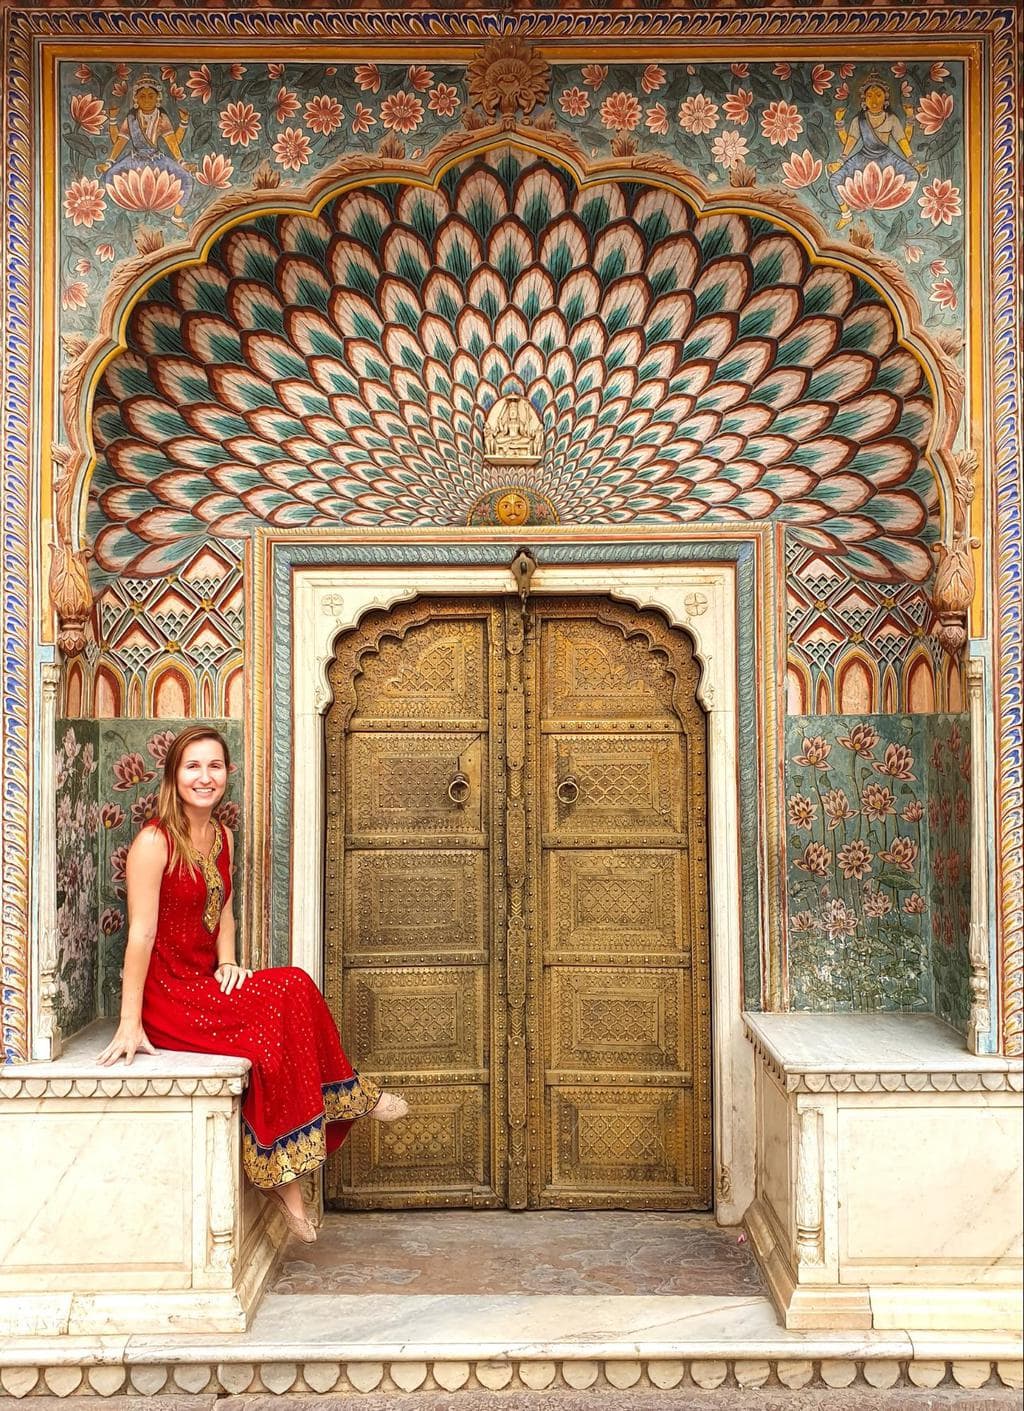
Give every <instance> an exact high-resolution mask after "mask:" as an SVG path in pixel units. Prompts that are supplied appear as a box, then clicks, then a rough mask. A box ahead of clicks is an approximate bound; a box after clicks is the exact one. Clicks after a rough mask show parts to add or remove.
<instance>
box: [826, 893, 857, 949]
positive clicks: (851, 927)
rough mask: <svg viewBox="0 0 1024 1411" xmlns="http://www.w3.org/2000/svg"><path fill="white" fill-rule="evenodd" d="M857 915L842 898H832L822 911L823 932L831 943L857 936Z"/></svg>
mask: <svg viewBox="0 0 1024 1411" xmlns="http://www.w3.org/2000/svg"><path fill="white" fill-rule="evenodd" d="M858 924H859V923H858V919H857V913H856V912H855V911H852V910H851V909H850V907H848V906H847V904H846V902H844V901H843V900H842V899H841V898H840V897H830V898H829V900H828V901H827V902H826V903H825V905H824V906H823V907H822V909H821V922H820V927H821V930H822V931H824V933H825V935H826V936H827V937H828V938H829V940H830V941H833V942H834V941H841V940H844V939H845V938H846V937H847V936H852V935H855V934H856V931H857V926H858Z"/></svg>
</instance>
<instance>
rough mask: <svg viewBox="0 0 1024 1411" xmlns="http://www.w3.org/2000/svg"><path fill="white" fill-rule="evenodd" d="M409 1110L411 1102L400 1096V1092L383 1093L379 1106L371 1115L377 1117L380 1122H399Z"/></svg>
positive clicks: (378, 1102)
mask: <svg viewBox="0 0 1024 1411" xmlns="http://www.w3.org/2000/svg"><path fill="white" fill-rule="evenodd" d="M408 1111H409V1104H408V1103H407V1102H406V1100H405V1098H404V1097H399V1095H398V1093H381V1095H380V1097H379V1098H378V1099H377V1106H376V1107H374V1108H373V1109H372V1110H371V1111H370V1113H369V1115H370V1116H371V1117H376V1119H377V1121H378V1122H397V1121H398V1119H399V1117H404V1116H405V1115H406V1113H407V1112H408Z"/></svg>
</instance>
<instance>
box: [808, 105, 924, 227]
mask: <svg viewBox="0 0 1024 1411" xmlns="http://www.w3.org/2000/svg"><path fill="white" fill-rule="evenodd" d="M913 111H914V110H913V108H910V107H905V108H904V113H905V114H906V121H904V119H903V118H898V117H897V116H896V114H895V113H894V112H893V111H892V106H891V104H890V100H889V89H888V87H887V86H886V85H885V84H884V83H881V82H879V81H877V80H876V79H873V78H869V79H868V81H867V82H866V83H864V84H863V85H862V86H861V90H860V109H859V111H858V112H857V114H856V115H855V116H854V117H853V118H851V119H850V125H849V127H848V128H847V127H844V125H843V119H844V118H845V117H846V109H845V108H837V109H836V113H835V124H836V135H837V136H838V138H839V140H840V142H841V143H842V144H843V157H842V160H841V161H838V162H829V164H828V170H829V172H830V173H831V175H830V177H829V183H828V184H829V186H830V187H831V189H832V195H833V196H834V197H835V198H836V202H837V204H838V206H839V219H838V220H837V221H836V229H837V230H842V228H843V227H844V226H845V225H849V223H850V221H851V219H852V216H851V214H850V207H849V205H848V204H847V202H846V200H845V199H844V197H843V191H842V189H841V188H842V187H843V185H844V184H845V183H846V182H847V181H848V180H849V179H850V178H851V177H853V176H855V175H856V174H857V172H862V171H864V170H865V169H866V168H867V167H868V165H869V164H870V163H871V162H874V163H875V164H876V165H877V166H879V167H891V168H892V170H893V172H894V173H895V174H896V175H897V176H902V177H903V179H904V181H905V182H906V183H907V187H906V195H905V196H904V198H903V199H904V200H905V201H907V200H909V199H910V197H911V195H912V193H913V191H914V188H915V186H916V185H917V179H918V177H919V176H921V175H923V174H924V172H926V171H927V170H928V168H927V165H926V164H925V163H914V161H913V156H914V152H913V148H912V147H911V145H910V134H911V133H912V132H913V130H914V129H913V125H912V124H911V122H910V115H911V114H912V113H913ZM900 204H902V202H901V203H900Z"/></svg>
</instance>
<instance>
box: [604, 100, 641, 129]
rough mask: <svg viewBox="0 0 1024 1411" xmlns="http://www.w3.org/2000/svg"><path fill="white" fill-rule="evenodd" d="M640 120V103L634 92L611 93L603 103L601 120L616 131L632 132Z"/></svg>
mask: <svg viewBox="0 0 1024 1411" xmlns="http://www.w3.org/2000/svg"><path fill="white" fill-rule="evenodd" d="M639 121H640V104H639V103H638V102H637V100H636V99H635V98H634V97H633V95H632V93H621V92H620V93H611V94H609V96H608V97H607V98H606V99H605V100H604V102H603V103H602V104H601V122H602V123H603V125H604V126H605V127H610V128H613V129H614V130H615V131H616V132H632V131H633V129H634V128H635V127H636V125H637V123H638V122H639Z"/></svg>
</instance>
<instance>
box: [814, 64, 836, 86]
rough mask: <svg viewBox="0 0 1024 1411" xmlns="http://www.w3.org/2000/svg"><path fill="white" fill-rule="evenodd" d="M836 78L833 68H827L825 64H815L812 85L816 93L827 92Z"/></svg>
mask: <svg viewBox="0 0 1024 1411" xmlns="http://www.w3.org/2000/svg"><path fill="white" fill-rule="evenodd" d="M834 78H835V73H834V72H833V71H832V69H827V68H826V67H825V65H824V64H815V65H814V68H813V69H812V70H811V87H812V88H813V89H814V91H815V93H825V92H826V91H827V90H828V87H829V85H830V84H831V82H832V80H833V79H834Z"/></svg>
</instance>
